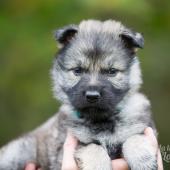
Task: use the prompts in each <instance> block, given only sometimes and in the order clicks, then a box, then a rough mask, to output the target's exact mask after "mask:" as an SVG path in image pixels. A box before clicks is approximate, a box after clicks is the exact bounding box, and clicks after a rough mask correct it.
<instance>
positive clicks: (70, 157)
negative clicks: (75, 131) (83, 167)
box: [62, 133, 78, 170]
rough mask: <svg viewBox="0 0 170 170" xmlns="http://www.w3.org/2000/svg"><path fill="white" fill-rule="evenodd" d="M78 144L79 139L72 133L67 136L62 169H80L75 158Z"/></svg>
mask: <svg viewBox="0 0 170 170" xmlns="http://www.w3.org/2000/svg"><path fill="white" fill-rule="evenodd" d="M76 146H77V140H76V138H75V137H73V136H72V135H71V134H70V133H68V135H67V137H66V141H65V143H64V151H63V162H62V170H78V168H77V165H76V162H75V160H74V151H75V148H76Z"/></svg>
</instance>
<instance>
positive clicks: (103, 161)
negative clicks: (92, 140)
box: [75, 144, 112, 170]
mask: <svg viewBox="0 0 170 170" xmlns="http://www.w3.org/2000/svg"><path fill="white" fill-rule="evenodd" d="M75 158H76V161H77V164H78V167H79V169H81V170H112V166H111V160H110V158H109V156H108V154H107V152H106V151H105V150H104V148H103V147H102V146H99V145H96V144H89V145H87V146H84V147H81V148H79V149H78V150H77V152H76V153H75Z"/></svg>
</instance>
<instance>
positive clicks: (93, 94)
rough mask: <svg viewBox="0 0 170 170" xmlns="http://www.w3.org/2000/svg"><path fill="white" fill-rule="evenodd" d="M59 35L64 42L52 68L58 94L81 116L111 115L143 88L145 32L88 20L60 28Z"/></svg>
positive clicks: (106, 22)
mask: <svg viewBox="0 0 170 170" xmlns="http://www.w3.org/2000/svg"><path fill="white" fill-rule="evenodd" d="M55 38H56V40H57V41H58V43H59V46H60V50H59V53H58V55H57V57H56V58H55V60H54V66H53V69H52V78H53V82H54V92H55V96H56V97H57V98H58V99H60V100H61V101H62V102H64V103H71V105H72V106H73V107H74V109H75V110H77V111H79V112H80V113H81V115H82V116H84V117H85V116H86V117H91V116H94V115H95V116H94V117H96V114H97V117H103V118H105V117H108V116H109V115H112V114H114V113H115V112H116V110H117V106H118V104H119V103H120V102H121V101H122V99H123V98H124V96H125V95H126V94H127V93H129V92H131V93H133V92H134V91H136V90H138V88H139V87H140V84H141V75H140V68H139V62H138V59H137V57H136V51H137V49H138V48H143V45H144V40H143V37H142V35H141V34H140V33H135V32H132V31H131V30H130V29H128V28H126V27H125V26H123V25H122V24H121V23H120V22H116V21H113V20H108V21H105V22H100V21H95V20H87V21H83V22H81V23H80V24H79V25H70V26H67V27H64V28H62V29H59V30H57V31H56V33H55Z"/></svg>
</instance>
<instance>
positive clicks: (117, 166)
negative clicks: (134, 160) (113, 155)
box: [112, 159, 128, 170]
mask: <svg viewBox="0 0 170 170" xmlns="http://www.w3.org/2000/svg"><path fill="white" fill-rule="evenodd" d="M112 168H113V169H114V170H128V164H127V162H126V161H125V160H124V159H115V160H113V161H112Z"/></svg>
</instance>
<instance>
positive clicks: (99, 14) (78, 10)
mask: <svg viewBox="0 0 170 170" xmlns="http://www.w3.org/2000/svg"><path fill="white" fill-rule="evenodd" d="M88 18H94V19H100V20H105V19H110V18H111V19H116V20H120V21H122V22H123V23H124V24H126V25H127V26H129V27H132V28H134V29H135V30H137V31H139V32H143V33H144V37H145V48H144V50H140V52H139V56H140V60H141V66H142V69H143V74H144V76H143V78H144V86H143V91H144V92H145V93H146V94H147V96H148V97H149V99H150V100H151V102H152V107H153V113H154V118H155V121H156V125H157V128H158V131H159V141H160V143H161V145H164V146H167V145H168V144H169V145H170V135H169V127H170V126H169V124H170V113H169V107H170V102H169V100H170V76H169V74H170V56H169V53H170V42H169V41H170V40H169V39H170V1H168V0H167V1H162V0H140V1H137V0H101V1H98V0H72V1H70V0H48V1H47V0H29V1H23V0H11V1H10V0H1V1H0V145H3V144H5V143H6V142H7V141H9V140H11V139H12V138H14V137H16V136H18V135H20V134H22V133H24V132H27V131H29V130H31V129H34V128H35V127H37V126H38V125H39V124H40V123H42V122H44V121H45V120H46V119H47V118H48V117H50V116H52V115H53V114H54V113H55V112H56V111H57V109H58V106H59V104H58V103H57V102H56V101H55V99H53V97H52V96H53V95H52V91H51V80H50V76H49V70H50V68H51V65H52V59H53V56H54V54H55V52H56V51H57V47H56V43H55V40H54V38H53V35H52V32H53V30H55V29H56V28H57V27H61V26H64V25H67V24H70V23H79V22H80V21H81V20H82V19H88ZM169 154H170V151H169ZM169 157H170V156H169ZM164 163H165V166H166V169H169V168H168V167H169V165H170V163H166V161H164Z"/></svg>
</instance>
